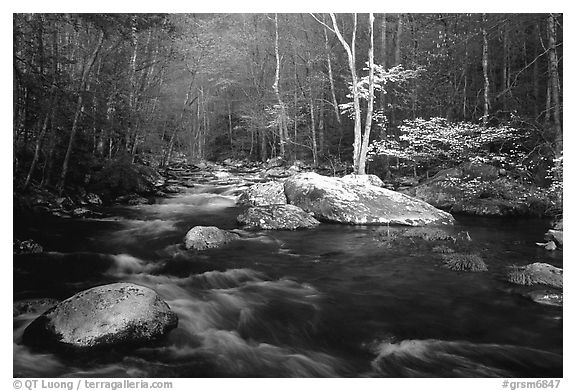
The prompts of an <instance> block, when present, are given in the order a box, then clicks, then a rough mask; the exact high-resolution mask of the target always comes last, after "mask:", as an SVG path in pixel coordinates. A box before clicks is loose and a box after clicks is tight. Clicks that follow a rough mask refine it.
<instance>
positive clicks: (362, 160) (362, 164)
mask: <svg viewBox="0 0 576 391" xmlns="http://www.w3.org/2000/svg"><path fill="white" fill-rule="evenodd" d="M369 18H370V24H369V29H370V46H369V49H368V72H369V73H368V107H367V109H366V123H365V124H364V135H363V137H362V150H361V151H360V157H359V162H358V174H362V175H364V174H366V156H367V154H368V146H369V143H370V131H371V129H372V112H373V109H374V14H372V13H370V15H369Z"/></svg>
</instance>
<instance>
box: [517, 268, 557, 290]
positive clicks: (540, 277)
mask: <svg viewBox="0 0 576 391" xmlns="http://www.w3.org/2000/svg"><path fill="white" fill-rule="evenodd" d="M562 274H563V270H562V269H560V268H557V267H554V266H552V265H549V264H547V263H541V262H536V263H531V264H530V265H527V266H520V267H519V266H514V267H513V268H512V270H511V271H510V272H509V273H508V281H510V282H512V283H514V284H519V285H536V284H541V285H548V286H551V287H554V288H559V289H562V286H563V284H562Z"/></svg>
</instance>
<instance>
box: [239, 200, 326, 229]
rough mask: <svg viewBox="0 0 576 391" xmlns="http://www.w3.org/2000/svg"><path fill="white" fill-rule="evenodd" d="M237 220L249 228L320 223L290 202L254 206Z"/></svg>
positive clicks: (291, 226) (307, 226) (274, 227)
mask: <svg viewBox="0 0 576 391" xmlns="http://www.w3.org/2000/svg"><path fill="white" fill-rule="evenodd" d="M237 220H238V222H239V223H240V224H242V225H243V226H244V228H247V229H279V230H295V229H301V228H313V227H315V226H317V225H318V224H320V222H319V221H318V220H316V219H315V218H313V217H312V216H310V214H308V213H306V212H305V211H303V210H302V209H300V208H299V207H297V206H294V205H288V204H279V205H263V206H254V207H251V208H248V209H247V210H246V211H245V212H244V213H242V214H241V215H240V216H238V218H237Z"/></svg>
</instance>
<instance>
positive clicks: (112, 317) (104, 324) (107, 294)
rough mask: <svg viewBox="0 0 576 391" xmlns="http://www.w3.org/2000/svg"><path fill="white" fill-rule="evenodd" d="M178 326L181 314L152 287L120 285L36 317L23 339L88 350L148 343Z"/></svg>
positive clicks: (92, 291) (79, 297)
mask: <svg viewBox="0 0 576 391" xmlns="http://www.w3.org/2000/svg"><path fill="white" fill-rule="evenodd" d="M177 325H178V317H177V316H176V314H175V313H174V312H172V310H171V309H170V307H169V306H168V304H166V302H164V301H163V300H162V299H161V298H160V297H159V296H158V294H157V293H156V292H155V291H153V290H152V289H149V288H146V287H143V286H139V285H135V284H130V283H116V284H109V285H102V286H97V287H94V288H91V289H88V290H85V291H82V292H80V293H77V294H75V295H74V296H72V297H70V298H68V299H66V300H64V301H62V302H60V303H59V304H57V305H56V306H54V307H52V308H51V309H49V310H48V311H46V312H45V313H44V314H43V315H41V316H40V317H38V318H36V320H34V321H33V322H32V323H31V324H30V325H29V326H28V327H27V328H26V329H25V330H24V335H23V341H24V343H25V344H28V345H35V346H38V345H40V346H59V347H67V348H72V349H87V348H97V347H103V346H113V345H124V344H135V343H144V342H148V341H152V340H155V339H157V338H159V337H161V336H163V335H165V334H166V333H167V332H168V331H170V330H172V329H173V328H175V327H176V326H177Z"/></svg>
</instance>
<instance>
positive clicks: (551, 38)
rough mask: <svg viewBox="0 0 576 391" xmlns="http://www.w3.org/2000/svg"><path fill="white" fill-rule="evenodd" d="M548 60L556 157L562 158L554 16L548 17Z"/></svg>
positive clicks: (560, 106)
mask: <svg viewBox="0 0 576 391" xmlns="http://www.w3.org/2000/svg"><path fill="white" fill-rule="evenodd" d="M548 60H549V62H550V74H549V75H548V76H549V78H550V87H551V97H552V104H553V105H554V107H553V108H552V119H553V121H554V122H553V123H554V132H555V135H556V136H555V151H556V157H560V156H562V148H563V145H562V144H563V137H562V103H561V102H560V76H559V73H558V55H557V53H556V17H555V15H554V14H550V15H549V16H548Z"/></svg>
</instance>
